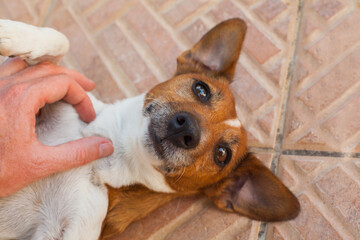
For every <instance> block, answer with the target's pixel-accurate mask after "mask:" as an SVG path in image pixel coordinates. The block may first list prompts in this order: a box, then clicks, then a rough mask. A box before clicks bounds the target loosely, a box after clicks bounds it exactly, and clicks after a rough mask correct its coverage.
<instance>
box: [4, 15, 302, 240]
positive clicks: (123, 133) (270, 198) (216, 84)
mask: <svg viewBox="0 0 360 240" xmlns="http://www.w3.org/2000/svg"><path fill="white" fill-rule="evenodd" d="M245 32H246V24H245V22H244V21H243V20H241V19H230V20H227V21H224V22H222V23H220V24H218V25H217V26H215V27H214V28H212V29H211V30H210V31H209V32H207V33H206V34H205V35H204V36H203V37H202V38H201V40H200V41H199V42H198V43H196V44H195V45H194V46H193V48H192V49H190V50H188V51H185V52H184V53H183V54H182V55H181V56H180V57H179V58H178V59H177V70H176V73H175V74H174V77H172V78H171V79H170V80H168V81H166V82H162V83H160V84H158V85H156V86H155V87H154V88H152V89H151V90H150V91H148V92H147V93H145V94H141V95H139V96H137V97H134V98H129V99H125V100H123V101H119V102H115V103H114V104H105V103H103V102H101V101H99V100H97V99H96V98H95V97H94V96H92V95H91V94H89V95H90V98H91V100H92V103H93V106H94V109H95V111H96V114H97V117H96V119H95V120H94V121H93V122H91V123H89V124H86V123H84V122H82V121H81V120H80V119H79V117H78V115H77V114H76V111H75V110H74V109H73V107H72V106H71V105H69V104H66V103H64V102H57V103H54V104H51V105H46V106H45V107H44V108H43V109H42V110H41V115H40V116H39V117H38V118H37V122H36V133H37V136H38V138H39V140H40V141H41V142H42V143H44V144H46V145H58V144H62V143H64V142H66V141H70V140H75V139H78V138H81V137H83V136H94V135H97V136H103V137H106V138H108V139H110V140H111V141H112V142H113V145H114V153H113V154H112V155H111V156H109V157H106V158H103V159H100V160H97V161H94V162H92V163H89V164H87V165H85V166H82V167H78V168H76V169H73V170H70V171H67V172H63V173H57V174H54V175H51V176H49V177H47V178H44V179H42V180H39V181H37V182H34V183H33V184H31V185H29V186H27V187H25V188H23V189H21V190H20V191H18V192H16V193H15V194H13V195H10V196H8V197H4V198H0V239H87V240H88V239H98V238H99V236H100V235H101V232H102V236H103V237H105V236H108V235H109V234H111V233H113V232H114V231H122V230H124V229H125V228H126V226H127V225H129V224H130V223H131V222H132V221H135V220H137V219H139V218H141V217H144V216H145V215H146V214H148V213H149V212H150V211H152V210H154V209H155V208H157V207H159V206H160V205H162V204H164V203H165V202H167V201H169V200H171V199H173V198H175V197H178V196H183V195H190V194H196V193H199V192H201V193H204V194H205V195H206V196H207V197H208V198H209V199H211V200H212V201H213V202H214V204H215V205H216V206H217V207H219V208H220V209H223V210H225V211H228V212H237V213H239V214H241V215H244V216H247V217H249V218H251V219H256V220H262V221H284V220H289V219H292V218H294V217H296V216H297V215H298V213H299V210H300V206H299V202H298V200H297V199H296V197H295V196H294V195H293V194H292V193H291V192H290V190H289V189H288V188H286V186H285V185H284V184H283V183H282V182H281V181H280V180H279V179H278V178H277V177H276V176H275V175H274V174H273V173H272V172H271V171H270V170H269V169H267V168H266V167H265V166H263V165H262V164H261V163H260V161H259V160H258V159H257V158H256V157H255V156H254V155H253V154H252V153H249V152H248V149H247V146H246V132H245V130H244V128H243V126H242V124H241V122H240V121H239V120H238V118H237V114H236V110H235V100H234V97H233V95H232V93H231V90H230V88H229V85H230V83H231V81H232V78H233V75H234V71H235V66H236V63H237V60H238V58H239V55H240V51H241V47H242V43H243V40H244V37H245ZM34 39H35V40H36V41H35V42H37V44H31V42H33V40H34ZM30 41H31V42H30ZM68 45H69V43H68V40H67V39H66V37H65V36H63V35H62V34H61V33H59V32H57V31H55V30H53V29H48V28H37V27H34V26H30V25H27V24H24V23H19V22H13V21H9V20H0V52H1V53H2V54H3V55H5V56H10V55H11V56H20V57H21V58H23V59H24V60H25V61H27V62H28V63H29V64H36V63H38V62H41V61H44V60H46V61H52V62H57V61H58V60H59V59H60V58H61V57H62V56H63V55H64V54H66V52H67V51H68ZM106 216H107V217H106ZM24 219H26V221H24Z"/></svg>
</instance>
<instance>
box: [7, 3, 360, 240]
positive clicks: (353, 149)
mask: <svg viewBox="0 0 360 240" xmlns="http://www.w3.org/2000/svg"><path fill="white" fill-rule="evenodd" d="M0 17H1V18H11V19H15V20H21V21H24V22H28V23H32V24H36V25H43V26H51V27H55V28H57V29H58V30H60V31H62V32H63V33H65V34H66V35H67V36H68V37H69V39H70V42H71V51H70V53H69V54H68V55H67V56H66V57H65V58H64V60H63V64H64V65H66V66H67V67H70V68H75V69H77V70H79V71H81V72H83V73H84V74H85V75H87V76H88V77H90V78H91V79H93V80H94V81H95V82H96V83H97V89H96V91H95V93H96V95H97V96H98V97H99V98H101V99H103V100H104V101H113V100H115V99H122V98H125V97H131V96H134V95H136V94H138V93H141V92H144V91H146V90H148V89H150V88H151V87H152V86H154V85H155V84H156V83H158V82H161V81H164V80H166V79H167V78H169V77H170V76H171V75H172V73H173V72H174V70H175V64H176V62H175V58H176V57H177V56H178V55H179V54H180V53H181V52H182V51H184V50H186V49H188V48H189V47H190V46H191V45H192V44H193V43H194V42H196V41H197V40H198V39H199V38H200V36H201V35H202V34H203V33H204V32H205V31H207V30H208V29H209V28H211V27H212V26H213V25H215V24H216V23H218V22H220V21H221V20H224V19H227V18H232V17H242V18H243V19H245V20H246V22H247V24H248V32H247V36H246V40H245V43H244V48H243V52H242V54H241V57H240V60H239V63H238V67H237V72H236V76H235V78H236V79H235V82H234V83H233V84H232V89H233V91H234V94H235V96H236V99H237V111H238V115H239V118H240V119H241V121H242V123H243V124H244V125H245V126H246V129H247V130H248V133H249V139H250V141H249V144H250V146H251V149H252V151H254V152H256V153H257V154H258V156H259V157H260V158H261V159H263V160H264V162H265V163H266V164H267V165H268V166H271V167H272V169H273V170H274V171H276V172H277V174H278V176H279V177H280V178H282V179H283V181H284V182H285V183H286V184H287V185H288V186H289V187H290V188H291V189H292V190H293V191H294V192H295V194H296V195H297V196H298V197H299V199H300V202H301V206H302V212H301V214H300V216H299V217H298V218H296V219H295V220H293V221H290V222H285V223H280V224H279V223H274V224H266V223H261V222H256V221H250V220H248V219H246V218H243V217H239V216H238V215H236V214H228V213H224V212H220V211H218V210H217V209H215V208H214V207H213V206H212V205H211V204H210V202H209V201H207V200H206V199H203V198H199V197H197V198H189V199H180V200H175V201H173V202H171V203H169V204H167V205H166V206H164V207H162V208H160V209H158V210H157V211H155V212H154V213H152V214H151V215H150V216H149V217H147V218H146V219H144V220H142V221H140V222H137V223H135V224H133V225H131V226H130V227H129V228H128V229H127V230H126V231H125V232H124V233H123V234H121V235H119V236H118V237H117V238H114V239H132V240H136V239H155V240H157V239H251V240H256V239H269V240H270V239H312V240H318V239H349V240H350V239H360V120H359V119H360V80H359V79H360V28H359V23H360V1H359V0H208V1H206V0H139V1H137V0H128V1H125V0H78V1H75V0H63V1H60V0H58V1H56V0H30V1H26V0H0Z"/></svg>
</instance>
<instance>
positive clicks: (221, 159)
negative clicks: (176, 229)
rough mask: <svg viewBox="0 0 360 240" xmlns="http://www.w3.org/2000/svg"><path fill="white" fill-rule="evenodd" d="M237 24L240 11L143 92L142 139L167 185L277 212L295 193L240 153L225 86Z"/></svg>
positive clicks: (240, 33) (292, 212)
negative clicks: (146, 122) (167, 75)
mask: <svg viewBox="0 0 360 240" xmlns="http://www.w3.org/2000/svg"><path fill="white" fill-rule="evenodd" d="M245 32H246V24H245V23H244V22H243V21H242V20H240V19H231V20H227V21H225V22H222V23H220V24H219V25H217V26H215V27H214V28H213V29H211V30H210V31H209V32H208V33H207V34H205V35H204V36H203V37H202V38H201V40H200V41H199V42H198V43H197V44H195V45H194V47H193V48H192V49H191V50H188V51H186V52H184V53H183V54H182V55H181V56H180V57H179V58H178V59H177V62H178V65H177V70H176V73H175V76H174V77H173V78H171V79H170V80H168V81H166V82H163V83H161V84H159V85H157V86H155V87H154V88H153V89H152V90H150V91H149V92H148V93H147V94H146V97H145V104H144V109H143V111H144V115H145V117H147V118H149V119H150V124H149V126H148V139H147V147H148V148H149V149H150V151H152V152H153V153H154V154H155V155H156V156H157V157H158V158H159V159H160V162H161V165H160V166H159V167H158V170H159V171H160V172H162V173H163V175H164V176H165V179H166V182H167V183H168V185H169V186H170V187H171V188H172V189H174V190H175V191H178V192H196V191H204V192H205V193H206V194H207V195H208V196H209V198H210V199H212V200H213V201H214V203H215V204H216V205H217V206H218V207H220V208H222V209H224V210H227V211H236V212H238V213H241V214H243V215H246V216H248V217H250V218H253V219H259V220H268V221H271V220H273V221H274V220H285V219H289V218H292V217H294V216H296V215H297V213H298V211H299V204H298V201H297V199H296V198H295V197H294V196H293V194H292V193H291V192H290V191H289V190H288V189H287V188H286V187H285V186H284V185H283V184H282V183H281V182H280V181H279V180H278V179H277V178H276V177H275V176H274V175H273V174H272V173H271V171H270V170H268V169H267V168H265V167H264V166H263V165H262V164H261V163H260V162H259V161H258V160H257V159H256V158H255V157H254V156H253V155H251V154H247V147H246V133H245V130H244V128H243V126H242V125H241V122H240V121H239V120H238V118H237V115H236V110H235V100H234V97H233V95H232V93H231V90H230V88H229V85H230V83H231V81H232V78H233V75H234V71H235V66H236V63H237V60H238V58H239V54H240V51H241V46H242V43H243V40H244V37H245Z"/></svg>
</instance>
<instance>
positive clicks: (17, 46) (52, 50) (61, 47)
mask: <svg viewBox="0 0 360 240" xmlns="http://www.w3.org/2000/svg"><path fill="white" fill-rule="evenodd" d="M68 50H69V40H68V39H67V38H66V37H65V36H64V35H63V34H62V33H60V32H58V31H56V30H54V29H51V28H39V27H35V26H31V25H28V24H25V23H21V22H15V21H11V20H4V19H0V55H3V56H19V57H21V58H22V59H24V60H25V61H26V62H27V63H28V64H30V65H33V64H36V63H39V62H41V61H45V60H47V61H51V62H54V63H57V62H58V61H59V60H60V58H61V57H62V56H64V55H65V54H66V53H67V51H68Z"/></svg>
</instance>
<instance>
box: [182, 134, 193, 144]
mask: <svg viewBox="0 0 360 240" xmlns="http://www.w3.org/2000/svg"><path fill="white" fill-rule="evenodd" d="M192 139H193V138H192V137H191V136H184V143H185V145H186V146H188V147H189V146H190V145H191V143H192Z"/></svg>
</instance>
